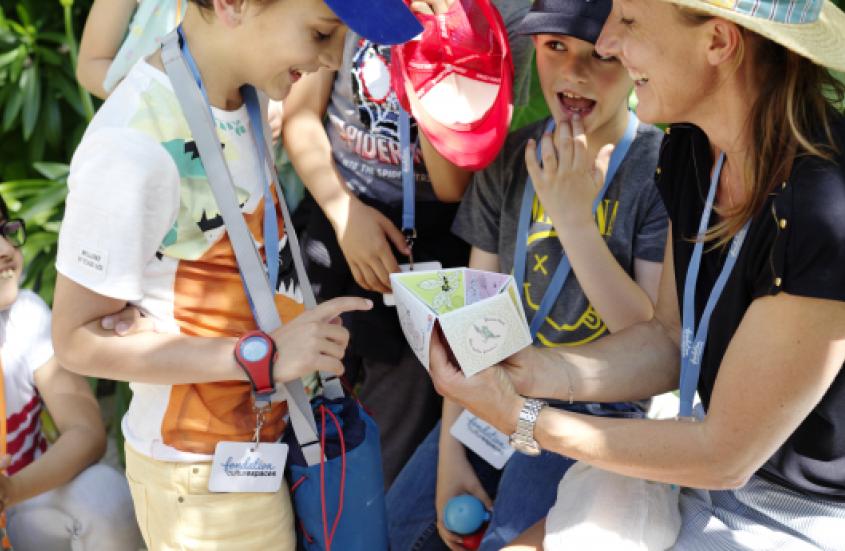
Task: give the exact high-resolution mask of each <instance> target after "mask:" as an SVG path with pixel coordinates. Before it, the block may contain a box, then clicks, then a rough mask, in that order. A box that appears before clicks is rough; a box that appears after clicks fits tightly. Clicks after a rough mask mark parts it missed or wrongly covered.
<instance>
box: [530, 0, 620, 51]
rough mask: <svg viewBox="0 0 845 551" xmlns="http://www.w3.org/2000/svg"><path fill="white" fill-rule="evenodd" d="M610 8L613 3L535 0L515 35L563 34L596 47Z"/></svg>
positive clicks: (604, 0) (610, 0)
mask: <svg viewBox="0 0 845 551" xmlns="http://www.w3.org/2000/svg"><path fill="white" fill-rule="evenodd" d="M612 7H613V2H612V0H535V2H534V4H533V5H532V6H531V11H529V12H528V13H527V14H525V17H524V18H523V19H522V21H521V22H520V23H519V25H517V26H516V32H517V33H518V34H565V35H567V36H574V37H575V38H580V39H581V40H585V41H587V42H590V43H592V44H595V43H596V41H597V40H598V39H599V35H600V34H601V29H602V27H604V22H605V21H607V16H608V15H610V9H611V8H612Z"/></svg>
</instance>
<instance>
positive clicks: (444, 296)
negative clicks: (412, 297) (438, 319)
mask: <svg viewBox="0 0 845 551" xmlns="http://www.w3.org/2000/svg"><path fill="white" fill-rule="evenodd" d="M459 284H460V273H459V272H452V273H449V274H447V273H445V272H438V273H437V277H436V278H433V279H427V280H425V281H422V282H420V284H419V285H420V288H422V289H425V290H426V291H433V290H437V289H439V290H440V292H438V293H437V294H436V295H435V296H434V299H433V300H432V302H431V305H432V306H433V307H434V309H435V310H440V309H441V308H444V307H448V308H453V305H452V296H453V295H454V294H455V293H456V292H457V291H458V286H459Z"/></svg>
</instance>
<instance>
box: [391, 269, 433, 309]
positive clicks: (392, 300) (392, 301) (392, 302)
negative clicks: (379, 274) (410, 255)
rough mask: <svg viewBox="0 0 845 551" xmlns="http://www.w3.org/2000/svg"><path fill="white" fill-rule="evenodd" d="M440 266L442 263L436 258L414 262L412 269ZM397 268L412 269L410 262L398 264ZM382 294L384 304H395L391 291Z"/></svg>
mask: <svg viewBox="0 0 845 551" xmlns="http://www.w3.org/2000/svg"><path fill="white" fill-rule="evenodd" d="M442 267H443V264H441V263H440V262H438V261H436V260H431V261H428V262H414V270H413V271H419V272H422V271H423V270H439V269H440V268H442ZM399 269H400V270H401V271H403V272H410V271H412V270H411V265H410V264H400V265H399ZM382 296H383V297H384V305H385V306H396V300H395V299H394V298H393V293H384V294H383V295H382Z"/></svg>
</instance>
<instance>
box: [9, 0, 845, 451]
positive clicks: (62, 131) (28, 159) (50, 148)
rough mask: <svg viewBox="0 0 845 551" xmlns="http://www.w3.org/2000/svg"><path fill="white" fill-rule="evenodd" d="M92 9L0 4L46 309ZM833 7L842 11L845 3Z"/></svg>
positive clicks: (30, 280) (536, 112) (19, 162)
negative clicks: (81, 40)
mask: <svg viewBox="0 0 845 551" xmlns="http://www.w3.org/2000/svg"><path fill="white" fill-rule="evenodd" d="M92 1H93V0H0V194H2V195H3V197H4V198H5V199H6V201H7V202H8V204H9V208H10V210H11V212H12V215H13V216H15V217H18V218H23V219H24V220H26V223H27V229H28V233H29V237H28V240H27V243H26V245H25V246H24V248H23V253H24V259H25V262H26V266H27V268H26V272H25V276H24V281H23V285H24V286H25V287H28V288H31V289H33V290H35V291H36V292H38V293H39V294H40V295H41V296H42V297H43V298H44V299H45V300H46V301H47V303H48V304H52V299H53V287H54V285H55V281H56V270H55V267H54V262H55V256H56V244H57V237H58V230H59V225H60V223H61V220H62V217H63V213H64V201H65V197H66V195H67V185H66V183H67V182H66V179H67V174H68V163H69V162H70V159H71V156H72V154H73V151H74V150H75V149H76V146H77V145H78V143H79V140H80V138H81V136H82V133H83V132H84V130H85V127H86V125H87V124H88V121H90V119H91V117H92V116H93V114H94V110H95V108H96V103H95V102H94V101H93V100H92V98H91V96H89V95H88V93H87V92H85V91H84V90H83V89H82V88H81V87H80V86H79V85H78V84H77V83H76V79H75V75H74V73H75V67H76V57H77V51H78V41H77V37H78V36H79V35H80V34H81V31H82V28H83V25H84V22H85V17H86V15H87V13H88V10H89V9H90V7H91V3H92ZM835 3H836V4H838V5H839V6H840V8H842V7H845V0H836V2H835ZM532 66H533V64H532ZM837 76H838V77H839V78H840V79H841V80H842V81H843V82H845V75H843V74H839V75H837ZM531 90H532V93H531V99H530V102H529V103H528V105H526V106H521V107H518V108H517V109H516V110H515V112H514V119H513V124H512V127H513V128H518V127H520V126H523V125H525V124H528V123H530V122H532V121H534V120H537V119H540V118H542V117H545V116H546V115H547V114H548V108H547V107H546V105H545V101H544V100H543V96H542V93H541V92H540V89H539V82H538V80H537V74H536V70H535V71H533V74H532V87H531ZM632 101H633V102H635V101H636V98H632ZM93 383H94V384H95V386H96V381H93ZM109 387H110V388H112V387H111V386H110V385H109ZM114 388H116V392H115V404H114V422H113V423H112V427H111V428H112V431H113V433H114V434H115V437H116V438H117V439H118V444H120V440H121V437H120V433H119V432H120V431H119V419H120V416H122V413H123V411H125V407H126V404H127V402H128V399H129V395H130V394H129V390H128V387H127V386H126V384H124V383H121V384H118V385H117V386H116V387H114ZM100 391H101V393H102V391H103V388H102V386H101V387H100ZM118 449H119V450H122V446H121V445H118Z"/></svg>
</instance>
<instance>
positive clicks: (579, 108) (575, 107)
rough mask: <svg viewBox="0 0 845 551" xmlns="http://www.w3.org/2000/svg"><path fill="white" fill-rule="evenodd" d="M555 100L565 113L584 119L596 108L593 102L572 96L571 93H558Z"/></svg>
mask: <svg viewBox="0 0 845 551" xmlns="http://www.w3.org/2000/svg"><path fill="white" fill-rule="evenodd" d="M557 99H558V101H559V102H560V105H561V107H562V108H563V110H564V112H565V113H569V114H570V115H575V114H577V115H580V116H581V117H586V116H587V115H589V114H590V113H592V111H593V108H594V107H595V106H596V102H595V100H591V99H589V98H585V97H583V96H579V95H577V94H573V93H572V92H558V94H557Z"/></svg>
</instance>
